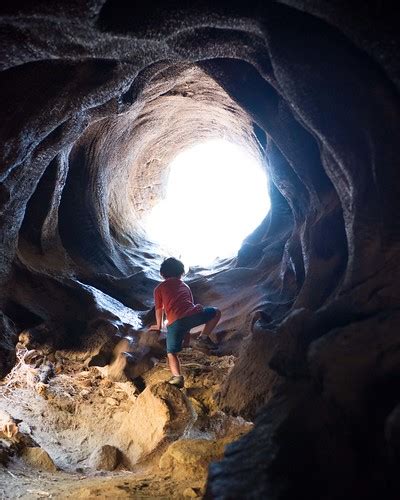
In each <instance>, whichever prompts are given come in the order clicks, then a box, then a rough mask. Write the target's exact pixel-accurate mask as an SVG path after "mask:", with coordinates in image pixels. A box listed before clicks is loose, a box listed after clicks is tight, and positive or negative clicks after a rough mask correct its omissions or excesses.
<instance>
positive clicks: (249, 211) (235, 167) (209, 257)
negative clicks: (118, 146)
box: [144, 140, 270, 266]
mask: <svg viewBox="0 0 400 500" xmlns="http://www.w3.org/2000/svg"><path fill="white" fill-rule="evenodd" d="M269 207H270V200H269V196H268V186H267V178H266V175H265V172H264V171H263V169H262V166H261V165H260V163H259V162H258V161H257V160H256V159H255V158H254V157H252V156H251V155H250V154H249V153H247V152H246V151H245V150H244V149H243V148H241V147H239V146H237V145H235V144H232V143H230V142H227V141H224V140H213V141H209V142H205V143H202V144H198V145H196V146H194V147H192V148H190V149H187V150H185V151H183V152H182V153H180V154H179V155H178V156H176V157H175V159H174V160H173V161H172V163H171V165H170V174H169V177H168V184H167V189H166V198H165V199H164V200H162V201H161V202H160V203H159V204H158V205H156V206H155V207H154V208H153V210H152V212H151V213H150V215H149V217H148V219H147V220H146V221H145V223H144V225H145V230H146V232H147V235H148V237H149V238H150V239H152V240H153V241H154V242H156V243H158V245H159V246H160V247H161V248H162V249H163V251H164V253H165V254H166V255H168V256H170V255H173V256H175V257H178V258H181V259H182V261H183V262H184V264H185V265H186V266H194V265H201V266H207V265H210V264H211V263H212V262H213V261H214V259H216V258H218V257H219V258H230V257H233V256H235V255H236V254H237V252H238V250H239V248H240V246H241V244H242V242H243V239H244V238H246V236H248V235H249V234H250V233H251V232H252V231H253V230H254V229H255V228H256V227H257V226H258V225H259V224H260V223H261V221H262V220H263V219H264V217H265V216H266V214H267V212H268V210H269Z"/></svg>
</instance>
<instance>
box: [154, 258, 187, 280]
mask: <svg viewBox="0 0 400 500" xmlns="http://www.w3.org/2000/svg"><path fill="white" fill-rule="evenodd" d="M160 274H161V276H162V277H163V278H180V277H181V276H182V274H185V266H184V265H183V263H182V262H181V261H180V260H178V259H175V258H174V257H169V258H168V259H165V260H164V262H163V263H162V264H161V267H160Z"/></svg>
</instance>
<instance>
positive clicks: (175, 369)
mask: <svg viewBox="0 0 400 500" xmlns="http://www.w3.org/2000/svg"><path fill="white" fill-rule="evenodd" d="M168 363H169V369H170V370H171V373H172V375H174V377H176V376H179V375H180V374H181V364H180V361H179V358H178V356H177V355H176V354H175V353H174V352H169V353H168Z"/></svg>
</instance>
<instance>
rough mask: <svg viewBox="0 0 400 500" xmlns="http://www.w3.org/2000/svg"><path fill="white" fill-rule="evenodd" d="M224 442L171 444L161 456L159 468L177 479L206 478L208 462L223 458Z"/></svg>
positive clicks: (189, 441) (187, 440)
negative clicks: (189, 477) (188, 477)
mask: <svg viewBox="0 0 400 500" xmlns="http://www.w3.org/2000/svg"><path fill="white" fill-rule="evenodd" d="M226 444H227V442H226V440H223V439H218V440H217V441H210V440H208V439H180V440H179V441H175V442H174V443H172V444H171V445H170V446H169V447H168V449H167V451H166V452H165V453H164V454H163V455H162V457H161V459H160V463H159V466H160V468H161V469H164V470H168V471H170V472H172V473H173V474H174V476H176V477H178V478H182V479H183V478H185V477H187V476H188V474H190V475H192V476H195V477H199V476H204V477H205V476H206V474H207V470H208V465H209V464H210V462H213V461H215V460H219V459H221V458H222V457H223V454H224V449H225V445H226Z"/></svg>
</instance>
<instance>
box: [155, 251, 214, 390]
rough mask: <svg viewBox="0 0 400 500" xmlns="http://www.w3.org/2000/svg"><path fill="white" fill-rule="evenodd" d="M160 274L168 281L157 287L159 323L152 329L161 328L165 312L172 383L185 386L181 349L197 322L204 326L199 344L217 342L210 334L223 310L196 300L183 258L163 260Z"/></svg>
mask: <svg viewBox="0 0 400 500" xmlns="http://www.w3.org/2000/svg"><path fill="white" fill-rule="evenodd" d="M160 274H161V276H162V277H163V279H164V281H163V282H162V283H161V284H160V285H158V286H157V287H156V288H155V290H154V303H155V311H156V324H155V325H152V326H151V327H150V330H161V327H162V324H163V314H164V312H165V315H166V317H167V320H168V326H167V355H168V362H169V367H170V370H171V373H172V378H171V379H170V380H169V383H170V384H172V385H175V386H177V387H179V388H182V387H183V386H184V378H183V376H182V374H181V366H180V362H179V358H178V356H177V353H178V352H180V351H181V350H182V344H183V342H184V341H185V347H187V346H188V342H189V338H190V337H189V331H190V330H191V329H192V328H194V327H195V326H199V325H203V324H204V328H203V331H202V332H201V334H200V336H199V338H198V339H197V346H198V347H205V348H212V347H215V344H214V343H213V342H212V341H211V339H210V338H209V335H210V333H211V332H212V331H213V330H214V328H215V327H216V326H217V324H218V321H219V320H220V318H221V311H220V310H219V309H217V308H216V307H203V306H202V305H200V304H194V302H193V295H192V292H191V290H190V288H189V287H188V285H186V283H184V282H183V281H182V276H183V275H184V274H185V268H184V265H183V263H182V262H181V261H180V260H177V259H175V258H174V257H170V258H168V259H166V260H164V262H163V263H162V264H161V267H160Z"/></svg>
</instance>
